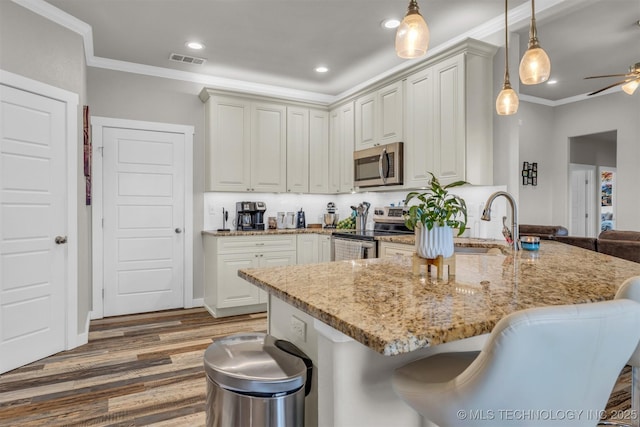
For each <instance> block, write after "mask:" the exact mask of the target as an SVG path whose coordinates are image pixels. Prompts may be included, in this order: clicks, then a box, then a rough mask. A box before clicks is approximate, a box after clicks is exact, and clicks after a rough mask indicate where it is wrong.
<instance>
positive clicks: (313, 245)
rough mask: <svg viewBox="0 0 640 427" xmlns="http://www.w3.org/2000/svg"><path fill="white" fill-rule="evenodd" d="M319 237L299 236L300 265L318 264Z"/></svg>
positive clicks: (298, 258)
mask: <svg viewBox="0 0 640 427" xmlns="http://www.w3.org/2000/svg"><path fill="white" fill-rule="evenodd" d="M318 237H319V236H318V235H317V234H298V247H297V250H298V256H297V261H298V264H313V263H316V262H318V253H319V245H318Z"/></svg>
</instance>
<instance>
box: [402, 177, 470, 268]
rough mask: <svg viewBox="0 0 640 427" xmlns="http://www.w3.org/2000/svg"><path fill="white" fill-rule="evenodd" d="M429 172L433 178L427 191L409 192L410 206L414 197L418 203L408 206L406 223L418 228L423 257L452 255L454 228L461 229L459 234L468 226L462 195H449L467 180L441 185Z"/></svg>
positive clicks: (418, 250) (416, 229)
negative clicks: (451, 189) (451, 190)
mask: <svg viewBox="0 0 640 427" xmlns="http://www.w3.org/2000/svg"><path fill="white" fill-rule="evenodd" d="M429 174H430V175H431V181H430V183H429V188H428V189H427V190H426V191H425V192H422V193H421V192H416V191H414V192H411V193H409V194H407V197H406V199H405V203H406V204H407V205H409V203H410V201H412V200H414V199H417V200H418V203H417V204H414V205H411V206H409V212H408V213H407V214H405V225H406V226H407V227H408V228H409V229H410V230H415V233H416V252H417V253H418V255H419V256H420V257H422V258H430V259H433V258H436V257H437V256H438V255H442V256H443V257H444V258H448V257H450V256H451V255H453V228H457V229H458V236H459V235H461V234H462V233H464V230H465V229H466V228H467V205H466V203H465V202H464V200H463V199H462V198H461V197H459V196H457V195H455V194H450V193H449V189H450V188H453V187H458V186H461V185H464V184H468V182H466V181H456V182H452V183H451V184H447V185H445V186H442V185H440V181H438V178H436V177H435V175H434V174H433V173H431V172H429Z"/></svg>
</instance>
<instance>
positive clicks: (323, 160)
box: [308, 108, 329, 194]
mask: <svg viewBox="0 0 640 427" xmlns="http://www.w3.org/2000/svg"><path fill="white" fill-rule="evenodd" d="M308 164H309V192H310V193H317V194H326V193H328V192H329V112H328V111H324V110H318V109H313V108H312V109H310V110H309V161H308Z"/></svg>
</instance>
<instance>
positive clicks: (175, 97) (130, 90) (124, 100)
mask: <svg viewBox="0 0 640 427" xmlns="http://www.w3.org/2000/svg"><path fill="white" fill-rule="evenodd" d="M0 1H1V0H0ZM87 85H88V96H89V105H90V106H91V114H92V115H93V116H101V117H111V118H118V119H129V120H142V121H150V122H160V123H172V124H180V125H189V126H193V127H194V130H195V134H194V136H193V159H194V161H193V165H187V171H188V172H189V171H190V172H191V173H193V192H194V200H193V205H194V206H193V213H194V214H193V223H194V225H195V228H196V230H195V232H194V235H193V237H194V242H193V297H194V298H202V297H203V295H204V290H203V285H202V284H203V280H204V278H203V276H204V256H203V253H202V236H201V235H200V233H199V231H200V228H201V226H202V222H203V218H202V212H203V208H202V194H203V191H204V104H203V103H202V102H201V101H200V99H199V98H198V93H200V91H201V90H202V85H201V84H197V83H190V82H184V81H179V80H171V79H164V78H159V77H149V76H143V75H139V74H132V73H124V72H121V71H112V70H105V69H101V68H93V67H90V68H89V69H88V74H87Z"/></svg>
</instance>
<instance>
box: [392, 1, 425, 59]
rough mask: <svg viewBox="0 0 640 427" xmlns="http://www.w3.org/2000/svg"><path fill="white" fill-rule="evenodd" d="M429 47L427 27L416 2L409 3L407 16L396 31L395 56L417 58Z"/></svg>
mask: <svg viewBox="0 0 640 427" xmlns="http://www.w3.org/2000/svg"><path fill="white" fill-rule="evenodd" d="M428 47H429V27H427V23H426V22H425V21H424V18H423V17H422V15H420V10H419V8H418V3H417V2H416V0H411V1H410V2H409V8H408V9H407V15H406V16H405V17H404V19H403V20H402V22H401V23H400V26H399V27H398V30H397V31H396V54H397V55H398V56H399V57H400V58H406V59H412V58H419V57H421V56H423V55H424V54H425V53H427V48H428Z"/></svg>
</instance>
